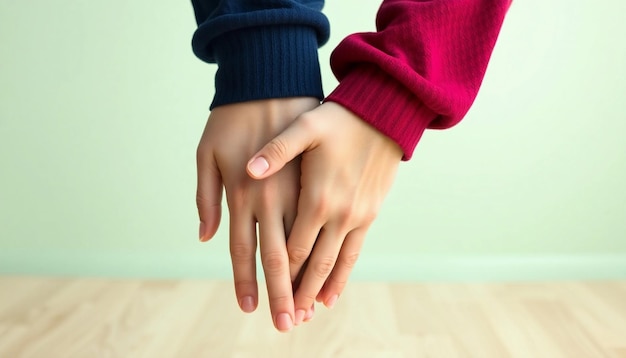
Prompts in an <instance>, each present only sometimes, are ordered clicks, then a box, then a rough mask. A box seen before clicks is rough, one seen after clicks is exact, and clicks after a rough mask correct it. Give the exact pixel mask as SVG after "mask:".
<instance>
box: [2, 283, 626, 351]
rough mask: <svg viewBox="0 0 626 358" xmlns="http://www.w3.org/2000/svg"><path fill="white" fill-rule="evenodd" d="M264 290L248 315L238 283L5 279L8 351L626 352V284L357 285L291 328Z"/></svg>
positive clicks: (4, 347) (4, 339) (4, 326)
mask: <svg viewBox="0 0 626 358" xmlns="http://www.w3.org/2000/svg"><path fill="white" fill-rule="evenodd" d="M264 294H265V293H263V295H264ZM262 297H263V298H264V299H262V300H261V303H260V309H259V311H257V312H256V313H254V314H251V315H246V314H243V313H241V312H240V311H239V310H238V308H237V306H236V304H235V300H234V294H233V290H232V287H231V284H230V283H228V282H206V281H132V280H104V279H50V278H47V279H46V278H25V277H0V357H2V358H14V357H15V358H18V357H45V358H54V357H63V358H66V357H81V358H82V357H89V358H90V357H133V358H134V357H151V358H167V357H220V358H221V357H236V358H248V357H250V358H252V357H254V358H257V357H354V358H357V357H358V358H363V357H435V358H439V357H442V358H445V357H477V358H491V357H494V358H506V357H519V358H542V357H546V358H558V357H563V358H579V357H580V358H593V357H604V358H606V357H626V282H564V283H511V284H378V283H372V284H368V283H358V282H352V283H351V284H350V285H349V287H348V290H347V292H346V293H345V294H344V295H343V296H342V297H341V298H340V300H339V302H338V303H337V305H336V306H335V308H334V309H333V310H332V311H329V310H326V309H325V308H323V307H321V306H320V307H317V309H316V316H315V318H314V319H313V321H311V322H309V323H307V324H305V325H304V326H300V327H296V329H294V330H293V331H292V332H290V333H286V334H284V333H278V332H276V331H275V330H274V329H273V327H272V325H271V319H270V316H269V311H268V309H267V299H266V298H265V296H262Z"/></svg>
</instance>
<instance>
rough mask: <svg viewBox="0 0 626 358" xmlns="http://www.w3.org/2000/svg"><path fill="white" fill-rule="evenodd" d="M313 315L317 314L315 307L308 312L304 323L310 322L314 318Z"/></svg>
mask: <svg viewBox="0 0 626 358" xmlns="http://www.w3.org/2000/svg"><path fill="white" fill-rule="evenodd" d="M313 314H315V306H311V308H309V310H308V311H306V316H304V322H308V321H310V320H311V319H312V318H313Z"/></svg>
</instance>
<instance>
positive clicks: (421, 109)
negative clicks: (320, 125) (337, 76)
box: [326, 65, 436, 160]
mask: <svg viewBox="0 0 626 358" xmlns="http://www.w3.org/2000/svg"><path fill="white" fill-rule="evenodd" d="M326 101H332V102H336V103H339V104H341V105H342V106H344V107H346V108H347V109H349V110H350V111H352V112H353V113H354V114H356V115H357V116H359V117H360V118H361V119H363V120H364V121H366V122H368V123H369V124H371V125H372V126H374V128H376V129H378V130H379V131H380V132H381V133H383V134H384V135H386V136H387V137H389V138H391V139H392V140H394V141H395V142H396V143H398V145H399V146H400V148H402V151H403V152H404V156H403V158H402V160H409V159H411V156H412V155H413V151H414V150H415V147H416V146H417V143H418V142H419V140H420V138H421V136H422V134H423V133H424V130H425V129H426V127H428V124H429V123H430V122H431V121H432V120H433V119H434V118H435V117H436V114H435V113H434V112H433V111H432V110H430V109H429V108H428V107H426V106H425V105H424V104H423V103H422V102H421V101H420V100H419V99H418V98H417V97H415V95H413V93H411V92H409V91H408V90H407V89H406V88H405V87H404V86H402V85H401V84H400V83H399V82H398V81H396V80H395V79H393V78H392V77H390V76H389V75H387V74H385V73H384V72H382V71H381V70H379V69H378V68H377V67H375V66H373V65H362V66H359V67H358V68H355V69H354V70H352V71H351V72H350V73H349V74H348V75H347V76H345V77H344V78H342V79H341V82H340V83H339V86H337V88H336V89H335V90H334V91H333V92H332V93H331V94H330V95H329V96H328V97H327V98H326Z"/></svg>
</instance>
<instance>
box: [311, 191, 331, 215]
mask: <svg viewBox="0 0 626 358" xmlns="http://www.w3.org/2000/svg"><path fill="white" fill-rule="evenodd" d="M329 211H330V199H329V197H328V196H327V195H321V196H319V197H318V198H316V199H315V204H314V205H313V215H314V216H315V217H316V218H325V217H326V216H327V214H328V212H329Z"/></svg>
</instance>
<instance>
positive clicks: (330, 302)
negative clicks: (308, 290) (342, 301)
mask: <svg viewBox="0 0 626 358" xmlns="http://www.w3.org/2000/svg"><path fill="white" fill-rule="evenodd" d="M338 298H339V295H334V296H332V297H331V298H329V299H328V301H326V307H328V308H333V307H334V306H335V303H337V299H338Z"/></svg>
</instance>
